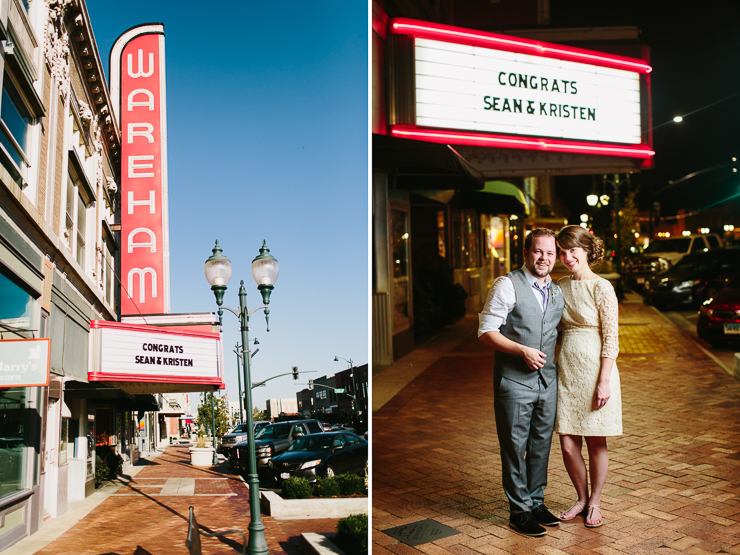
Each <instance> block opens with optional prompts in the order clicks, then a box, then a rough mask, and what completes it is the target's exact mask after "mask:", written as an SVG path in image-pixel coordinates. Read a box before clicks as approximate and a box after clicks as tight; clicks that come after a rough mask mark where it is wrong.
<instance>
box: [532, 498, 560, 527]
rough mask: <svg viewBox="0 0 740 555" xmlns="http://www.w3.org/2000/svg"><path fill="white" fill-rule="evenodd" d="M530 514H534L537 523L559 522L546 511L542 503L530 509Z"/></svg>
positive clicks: (549, 523)
mask: <svg viewBox="0 0 740 555" xmlns="http://www.w3.org/2000/svg"><path fill="white" fill-rule="evenodd" d="M532 516H534V518H535V520H536V521H537V524H542V526H557V525H558V524H560V519H559V518H558V517H556V516H555V515H554V514H552V513H551V512H550V511H548V510H547V507H545V505H544V503H543V504H542V505H537V506H536V507H534V508H533V509H532Z"/></svg>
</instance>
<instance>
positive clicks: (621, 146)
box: [390, 19, 654, 159]
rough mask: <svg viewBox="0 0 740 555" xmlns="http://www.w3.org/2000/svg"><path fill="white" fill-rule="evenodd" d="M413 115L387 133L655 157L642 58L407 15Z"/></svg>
mask: <svg viewBox="0 0 740 555" xmlns="http://www.w3.org/2000/svg"><path fill="white" fill-rule="evenodd" d="M390 30H391V33H394V34H404V35H411V36H413V37H414V40H413V61H414V87H413V95H414V99H415V101H414V104H413V111H414V113H415V116H414V117H415V120H414V121H413V122H407V123H406V124H404V125H395V126H393V127H392V129H391V133H392V134H393V135H396V136H400V137H406V138H416V139H422V140H427V141H435V142H444V143H454V144H474V145H483V146H499V147H506V148H528V149H544V150H551V151H556V152H585V153H589V154H608V155H613V156H630V157H636V158H644V159H648V158H650V157H651V156H652V155H653V154H654V152H653V151H652V150H651V149H650V148H649V146H648V145H647V144H645V143H646V142H647V141H644V140H643V133H642V128H643V125H642V124H643V121H642V118H643V114H642V112H643V110H642V107H641V81H644V79H645V78H644V77H643V76H645V75H647V74H648V73H649V72H650V71H651V68H650V66H649V65H648V64H647V63H646V62H645V61H643V60H639V59H635V58H626V57H621V56H613V55H610V54H604V53H600V52H594V51H588V50H583V49H577V48H571V47H566V46H561V45H556V44H549V43H544V42H540V41H533V40H527V39H519V38H516V37H510V36H506V35H497V34H494V33H483V32H479V31H471V30H468V29H461V28H456V27H449V26H446V25H438V24H431V23H427V22H421V21H413V20H407V19H395V20H392V21H391V25H390Z"/></svg>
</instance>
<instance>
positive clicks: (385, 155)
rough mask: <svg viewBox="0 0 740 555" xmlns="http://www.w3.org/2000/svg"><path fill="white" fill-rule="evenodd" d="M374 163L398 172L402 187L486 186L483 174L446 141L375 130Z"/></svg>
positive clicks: (472, 188) (396, 173) (398, 182)
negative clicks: (410, 137) (376, 131)
mask: <svg viewBox="0 0 740 555" xmlns="http://www.w3.org/2000/svg"><path fill="white" fill-rule="evenodd" d="M373 167H374V168H383V169H386V170H388V171H389V172H390V173H392V174H393V175H395V178H396V187H397V188H399V189H457V190H474V191H475V190H479V189H481V188H482V187H483V174H481V173H480V172H479V171H478V170H476V169H475V168H474V167H473V166H472V165H470V163H469V162H468V161H467V160H465V158H463V157H462V156H460V154H458V152H457V151H456V150H455V149H454V148H452V147H451V146H449V145H445V144H437V143H429V142H424V141H414V140H411V139H400V138H398V137H389V136H387V135H377V134H373Z"/></svg>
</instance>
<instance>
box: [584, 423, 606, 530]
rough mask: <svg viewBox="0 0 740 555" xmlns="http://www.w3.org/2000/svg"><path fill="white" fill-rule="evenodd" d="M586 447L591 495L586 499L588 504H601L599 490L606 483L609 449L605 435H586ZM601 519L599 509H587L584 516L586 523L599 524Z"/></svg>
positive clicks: (600, 490) (597, 505)
mask: <svg viewBox="0 0 740 555" xmlns="http://www.w3.org/2000/svg"><path fill="white" fill-rule="evenodd" d="M586 448H587V449H588V466H589V470H590V471H591V496H590V497H589V499H588V504H589V506H596V507H600V506H601V492H602V490H603V489H604V484H605V483H606V473H607V471H608V470H609V451H608V450H607V447H606V438H605V437H587V438H586ZM601 521H602V515H601V510H600V509H594V510H593V511H589V513H588V515H587V516H586V524H599V523H600V522H601Z"/></svg>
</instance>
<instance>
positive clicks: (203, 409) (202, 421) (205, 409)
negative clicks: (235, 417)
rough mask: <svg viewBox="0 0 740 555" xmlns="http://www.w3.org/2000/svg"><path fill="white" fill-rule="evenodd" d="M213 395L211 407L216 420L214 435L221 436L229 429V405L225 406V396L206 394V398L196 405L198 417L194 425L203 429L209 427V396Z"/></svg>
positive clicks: (208, 428)
mask: <svg viewBox="0 0 740 555" xmlns="http://www.w3.org/2000/svg"><path fill="white" fill-rule="evenodd" d="M212 397H213V409H214V416H215V420H216V435H217V436H222V435H224V434H225V433H226V432H228V430H229V407H227V406H226V398H224V397H214V395H213V393H207V394H206V400H205V401H204V402H202V403H201V404H200V405H198V418H197V421H196V425H197V426H198V427H199V428H203V429H204V430H210V429H211V398H212Z"/></svg>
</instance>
